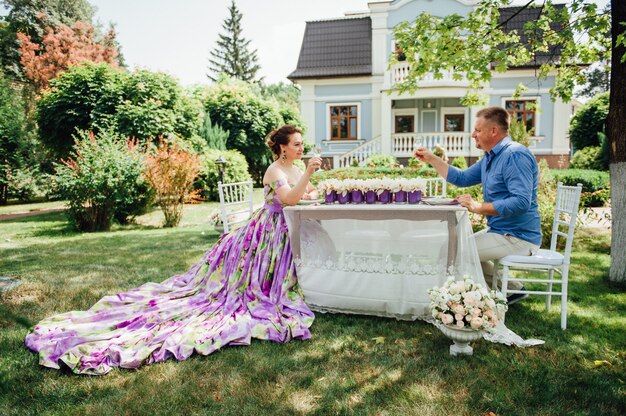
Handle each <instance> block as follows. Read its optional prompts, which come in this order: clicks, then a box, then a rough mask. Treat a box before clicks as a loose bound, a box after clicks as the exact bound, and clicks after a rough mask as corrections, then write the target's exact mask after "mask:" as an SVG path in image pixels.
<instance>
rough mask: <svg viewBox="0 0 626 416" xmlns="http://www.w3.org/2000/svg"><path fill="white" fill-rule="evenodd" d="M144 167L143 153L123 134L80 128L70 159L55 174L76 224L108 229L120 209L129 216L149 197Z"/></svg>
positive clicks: (89, 228)
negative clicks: (90, 131)
mask: <svg viewBox="0 0 626 416" xmlns="http://www.w3.org/2000/svg"><path fill="white" fill-rule="evenodd" d="M142 170H143V153H142V152H141V151H140V149H139V148H137V147H133V146H131V145H129V143H127V142H126V140H125V139H124V138H123V137H121V136H119V135H117V134H115V133H112V132H106V131H105V132H101V133H100V134H99V135H98V137H97V138H96V136H94V135H93V134H92V133H89V132H87V131H84V130H81V131H79V132H78V134H77V136H76V144H75V146H74V150H73V152H72V155H71V159H69V160H67V161H64V163H62V164H56V175H55V177H54V180H55V183H56V187H57V192H58V196H59V197H60V198H62V199H65V200H67V201H68V203H69V210H68V213H69V217H70V221H71V223H72V224H73V225H74V227H75V228H76V229H78V230H80V231H106V230H109V229H110V228H111V223H112V220H113V217H114V215H115V213H116V211H117V210H120V211H123V212H124V213H125V214H126V215H127V216H129V215H135V214H138V213H141V209H140V208H141V207H142V206H143V207H145V205H146V200H147V199H148V198H149V196H148V195H147V191H146V190H147V188H146V186H145V182H144V179H143V177H142ZM142 192H143V193H142ZM119 215H120V216H122V213H121V212H120V214H119ZM127 216H126V217H124V218H123V219H124V220H125V219H126V218H127Z"/></svg>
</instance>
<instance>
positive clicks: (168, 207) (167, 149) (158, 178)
mask: <svg viewBox="0 0 626 416" xmlns="http://www.w3.org/2000/svg"><path fill="white" fill-rule="evenodd" d="M199 172H200V158H199V157H198V156H197V155H195V154H193V153H191V152H190V151H188V150H185V149H183V148H182V147H181V146H180V145H179V144H177V143H176V142H175V141H173V142H169V143H168V142H164V141H160V142H159V144H158V146H157V148H156V151H153V152H151V153H150V154H148V156H147V157H146V168H145V171H144V173H145V176H146V178H147V180H148V181H149V182H150V184H151V185H152V187H153V188H154V190H155V195H156V203H157V204H158V205H159V207H161V210H162V211H163V214H164V215H165V221H164V223H163V226H164V227H175V226H177V225H178V223H179V222H180V219H181V217H182V213H183V206H184V203H185V201H189V200H194V199H196V198H197V191H195V190H193V191H192V185H193V182H194V180H195V179H196V177H197V176H198V173H199Z"/></svg>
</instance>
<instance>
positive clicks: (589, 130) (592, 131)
mask: <svg viewBox="0 0 626 416" xmlns="http://www.w3.org/2000/svg"><path fill="white" fill-rule="evenodd" d="M608 114H609V93H608V92H606V93H602V94H599V95H597V96H596V97H594V98H593V99H591V100H589V101H588V102H587V103H585V105H583V106H582V107H580V108H579V109H578V111H576V114H574V117H572V121H571V122H570V127H569V137H570V141H571V143H572V146H573V147H574V149H575V150H582V149H584V148H585V147H588V146H600V139H599V137H598V133H604V129H605V124H606V118H607V116H608Z"/></svg>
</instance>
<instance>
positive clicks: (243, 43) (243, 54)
mask: <svg viewBox="0 0 626 416" xmlns="http://www.w3.org/2000/svg"><path fill="white" fill-rule="evenodd" d="M228 10H229V12H230V16H229V17H228V18H227V19H226V20H224V23H223V24H222V27H223V28H224V30H225V32H226V33H224V34H220V35H219V40H218V41H217V46H216V47H215V49H214V50H212V51H211V56H212V58H209V63H210V65H209V71H210V74H207V76H208V77H209V78H210V79H211V80H212V81H216V79H217V78H218V76H219V74H220V73H225V74H227V75H229V76H231V77H233V78H237V79H240V80H242V81H247V82H253V81H260V79H258V80H257V79H256V74H257V72H258V71H259V69H261V67H260V66H259V65H258V63H257V59H258V58H257V54H256V53H257V51H256V49H255V50H253V51H250V50H249V46H250V41H249V40H246V39H245V38H244V37H243V34H242V27H241V18H242V16H243V15H242V14H241V12H240V11H239V9H237V5H235V0H233V1H232V3H231V5H230V7H229V8H228Z"/></svg>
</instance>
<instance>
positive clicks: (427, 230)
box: [284, 204, 543, 347]
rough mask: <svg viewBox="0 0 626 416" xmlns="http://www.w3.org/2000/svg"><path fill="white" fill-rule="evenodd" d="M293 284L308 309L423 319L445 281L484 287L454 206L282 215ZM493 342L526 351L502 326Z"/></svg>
mask: <svg viewBox="0 0 626 416" xmlns="http://www.w3.org/2000/svg"><path fill="white" fill-rule="evenodd" d="M284 213H285V218H286V220H287V226H288V228H289V237H290V241H291V246H292V250H293V256H294V261H295V262H296V268H297V274H298V282H299V285H300V287H301V288H302V292H303V294H304V297H305V301H306V302H307V304H308V305H309V306H310V307H311V309H313V310H316V311H321V312H344V313H358V314H366V315H377V316H389V317H395V318H397V319H410V320H414V319H423V320H426V321H428V322H431V323H432V324H434V325H436V326H439V325H440V323H439V322H437V321H435V320H434V319H432V317H431V316H430V312H429V307H428V305H429V303H430V299H429V297H428V289H430V288H432V287H435V286H441V285H443V283H444V282H445V280H446V279H447V277H448V276H454V277H455V278H457V279H461V278H463V277H464V276H466V275H467V276H470V277H471V278H472V279H473V280H474V281H475V282H477V283H481V284H482V285H484V286H486V284H485V279H484V276H483V273H482V269H481V267H480V260H479V257H478V251H477V249H476V244H475V242H474V239H473V238H472V228H471V224H470V221H469V215H468V212H467V210H466V209H465V208H462V207H460V206H427V205H399V204H389V205H379V204H377V205H367V204H355V205H338V204H335V205H317V206H312V205H307V206H301V205H298V206H295V207H286V208H285V210H284ZM483 336H484V338H485V339H487V340H489V341H491V342H499V343H503V344H507V345H516V346H520V347H527V346H532V345H538V344H542V343H543V341H541V340H537V339H527V340H524V339H523V338H521V337H520V336H518V335H517V334H515V333H514V332H512V331H510V330H509V329H508V328H506V326H505V325H504V322H500V324H499V325H498V327H497V328H496V331H495V332H494V333H487V332H484V334H483Z"/></svg>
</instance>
